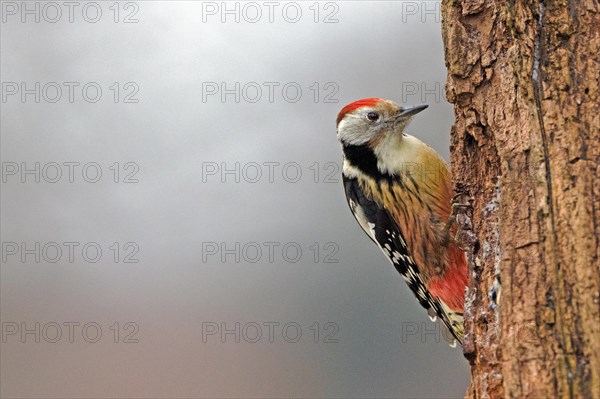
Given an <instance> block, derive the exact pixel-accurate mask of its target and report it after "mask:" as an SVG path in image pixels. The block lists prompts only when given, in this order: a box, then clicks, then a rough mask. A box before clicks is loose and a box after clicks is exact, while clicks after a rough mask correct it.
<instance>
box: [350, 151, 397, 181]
mask: <svg viewBox="0 0 600 399" xmlns="http://www.w3.org/2000/svg"><path fill="white" fill-rule="evenodd" d="M342 148H343V151H344V155H345V157H346V159H347V160H348V162H349V163H350V165H352V166H354V167H356V168H358V169H359V170H360V171H361V172H363V173H365V174H367V175H369V176H371V177H374V178H376V179H378V180H379V179H385V178H390V177H391V176H390V175H388V174H387V173H381V171H380V170H379V168H377V157H376V156H375V153H374V152H373V150H372V149H371V148H370V147H369V146H368V145H366V144H361V145H353V144H344V145H343V147H342Z"/></svg>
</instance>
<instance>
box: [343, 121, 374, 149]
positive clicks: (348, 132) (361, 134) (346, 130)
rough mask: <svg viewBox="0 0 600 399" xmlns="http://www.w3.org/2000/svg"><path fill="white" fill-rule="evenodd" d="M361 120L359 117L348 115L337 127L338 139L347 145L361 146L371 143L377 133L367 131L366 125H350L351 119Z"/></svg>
mask: <svg viewBox="0 0 600 399" xmlns="http://www.w3.org/2000/svg"><path fill="white" fill-rule="evenodd" d="M352 118H354V119H357V118H360V116H358V115H346V116H345V117H344V119H342V120H341V121H340V123H339V124H338V126H337V139H338V140H339V141H341V142H343V143H345V144H351V145H361V144H365V143H367V142H369V141H370V140H371V139H372V138H373V136H374V135H375V132H373V131H371V130H367V131H365V125H364V124H362V123H354V124H351V123H348V121H349V119H352Z"/></svg>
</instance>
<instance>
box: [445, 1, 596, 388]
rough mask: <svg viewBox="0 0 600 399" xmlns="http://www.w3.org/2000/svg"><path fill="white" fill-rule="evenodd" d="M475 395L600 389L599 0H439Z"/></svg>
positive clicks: (466, 345)
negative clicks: (464, 207)
mask: <svg viewBox="0 0 600 399" xmlns="http://www.w3.org/2000/svg"><path fill="white" fill-rule="evenodd" d="M442 14H443V15H442V21H443V24H442V31H443V38H444V45H445V51H446V66H447V68H448V82H447V85H446V96H447V98H448V100H449V101H450V102H451V103H453V104H454V110H455V114H456V122H455V125H454V126H453V128H452V138H451V163H452V170H453V175H454V178H455V182H456V184H457V187H459V188H460V189H461V190H463V191H465V192H466V193H468V194H469V195H471V196H473V197H474V199H475V202H474V212H473V221H472V222H473V229H474V232H475V234H476V237H477V239H476V241H475V243H474V244H473V245H472V246H471V248H468V252H469V253H468V255H469V263H470V265H469V266H470V270H469V288H468V291H467V302H466V309H465V340H464V341H465V342H464V346H463V348H464V354H465V356H466V357H467V359H468V360H469V362H470V364H471V370H472V383H471V387H470V388H469V391H468V392H467V397H472V398H504V397H506V398H552V397H560V398H563V397H564V398H569V397H576V398H580V397H581V398H600V379H599V376H598V373H599V372H600V97H599V87H598V86H599V81H600V6H599V4H598V1H585V0H584V1H580V2H575V1H570V2H568V1H543V2H540V1H533V2H525V1H513V2H495V1H485V0H470V1H469V0H465V1H450V0H443V2H442Z"/></svg>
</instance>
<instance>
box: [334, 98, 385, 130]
mask: <svg viewBox="0 0 600 399" xmlns="http://www.w3.org/2000/svg"><path fill="white" fill-rule="evenodd" d="M379 101H381V98H363V99H362V100H358V101H354V102H353V103H350V104H348V105H346V106H345V107H344V108H342V110H341V111H340V113H339V114H338V116H337V120H336V124H337V125H339V124H340V121H341V120H342V119H344V116H346V114H348V113H350V112H352V111H354V110H355V109H358V108H361V107H371V106H373V105H375V104H377V103H378V102H379Z"/></svg>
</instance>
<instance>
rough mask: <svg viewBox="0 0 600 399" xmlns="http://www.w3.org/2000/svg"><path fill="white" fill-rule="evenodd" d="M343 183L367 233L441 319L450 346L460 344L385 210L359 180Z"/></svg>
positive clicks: (458, 334)
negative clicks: (361, 186) (456, 341)
mask: <svg viewBox="0 0 600 399" xmlns="http://www.w3.org/2000/svg"><path fill="white" fill-rule="evenodd" d="M343 182H344V189H345V191H346V199H347V201H348V205H349V206H350V210H351V211H352V214H353V215H354V217H355V218H356V220H357V221H358V222H359V224H360V225H361V227H362V228H363V230H364V231H365V233H367V235H368V236H369V238H371V239H372V240H373V241H374V242H375V243H376V244H377V245H378V246H379V247H380V248H381V250H382V251H383V252H384V253H385V255H386V256H387V258H388V259H389V260H390V261H391V262H392V264H393V265H394V267H395V268H396V270H397V271H398V272H399V273H400V274H401V275H402V276H403V278H404V280H405V281H406V283H407V284H408V286H409V287H410V289H411V291H412V292H413V293H414V294H415V296H416V298H417V300H418V301H419V303H420V304H421V306H423V307H424V308H425V309H427V313H428V314H429V316H430V317H431V318H433V317H435V316H439V317H440V318H441V320H442V322H443V324H442V326H443V327H445V328H444V329H443V331H442V335H443V336H444V338H445V339H446V340H447V341H449V342H450V343H452V341H454V340H455V339H456V340H458V341H459V342H461V338H462V333H461V332H459V331H457V324H456V322H453V321H452V320H451V317H450V316H449V315H448V314H447V312H449V309H444V306H443V305H442V304H441V303H440V301H439V299H438V298H434V297H432V296H431V294H430V293H429V291H428V290H427V288H426V287H425V284H424V283H423V281H422V279H421V277H420V274H419V268H418V266H417V265H416V264H415V262H414V260H413V258H412V256H411V255H410V252H409V249H408V248H407V246H406V241H405V239H404V236H403V234H402V231H401V229H400V228H399V226H398V224H397V223H396V222H395V221H394V219H393V218H392V217H391V216H390V214H389V212H388V211H387V210H386V209H384V208H382V207H380V206H379V205H378V204H377V203H376V202H375V201H373V200H371V199H369V198H368V197H367V196H366V195H365V193H364V191H363V190H362V189H361V188H360V186H359V183H358V180H357V179H355V178H350V177H347V176H345V175H343ZM456 316H459V314H456ZM460 316H462V315H460Z"/></svg>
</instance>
